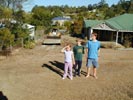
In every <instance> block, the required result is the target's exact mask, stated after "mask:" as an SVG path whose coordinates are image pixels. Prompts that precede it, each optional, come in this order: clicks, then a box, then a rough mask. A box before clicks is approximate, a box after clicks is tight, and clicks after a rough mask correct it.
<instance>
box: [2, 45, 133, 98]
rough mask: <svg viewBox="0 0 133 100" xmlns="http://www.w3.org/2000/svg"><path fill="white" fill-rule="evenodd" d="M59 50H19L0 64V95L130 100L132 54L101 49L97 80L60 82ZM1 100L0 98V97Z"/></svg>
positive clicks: (60, 56) (57, 47) (132, 51)
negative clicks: (0, 93)
mask: <svg viewBox="0 0 133 100" xmlns="http://www.w3.org/2000/svg"><path fill="white" fill-rule="evenodd" d="M61 48H62V47H61V46H54V45H50V46H42V45H38V46H36V47H35V48H34V49H32V50H26V49H19V50H18V51H16V52H15V53H14V54H13V55H11V56H10V57H7V58H6V59H3V60H0V91H1V92H2V93H3V95H4V96H6V97H7V99H8V100H133V50H113V49H101V51H100V58H99V63H100V67H99V68H98V79H94V78H93V77H90V78H85V75H86V67H85V57H84V58H83V66H82V71H81V73H82V74H81V77H74V79H73V80H70V79H65V80H62V75H63V60H64V55H63V54H62V53H60V49H61ZM0 100H2V99H1V97H0Z"/></svg>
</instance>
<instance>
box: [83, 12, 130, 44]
mask: <svg viewBox="0 0 133 100" xmlns="http://www.w3.org/2000/svg"><path fill="white" fill-rule="evenodd" d="M83 27H84V28H83V29H84V35H85V36H87V38H88V39H90V35H91V33H92V32H97V33H98V39H99V40H100V41H115V42H116V44H117V43H121V44H123V43H124V40H125V37H129V35H130V38H129V41H130V42H132V44H133V14H123V15H120V16H116V17H113V18H110V19H108V20H84V25H83Z"/></svg>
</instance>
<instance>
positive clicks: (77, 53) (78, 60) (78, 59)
mask: <svg viewBox="0 0 133 100" xmlns="http://www.w3.org/2000/svg"><path fill="white" fill-rule="evenodd" d="M76 42H77V45H75V46H74V48H73V52H74V57H75V66H74V70H75V72H74V76H75V77H76V75H78V76H79V77H80V70H81V66H82V56H83V54H84V47H83V46H82V45H81V42H82V40H80V39H77V40H76ZM77 67H78V68H77Z"/></svg>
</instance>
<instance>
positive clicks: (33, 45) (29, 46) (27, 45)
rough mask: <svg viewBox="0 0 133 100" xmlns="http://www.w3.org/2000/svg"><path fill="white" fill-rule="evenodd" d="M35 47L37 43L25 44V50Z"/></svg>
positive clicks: (27, 42) (28, 42) (29, 42)
mask: <svg viewBox="0 0 133 100" xmlns="http://www.w3.org/2000/svg"><path fill="white" fill-rule="evenodd" d="M34 47H35V42H33V41H26V42H25V44H24V48H26V49H33V48H34Z"/></svg>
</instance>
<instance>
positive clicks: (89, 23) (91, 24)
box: [84, 20, 104, 27]
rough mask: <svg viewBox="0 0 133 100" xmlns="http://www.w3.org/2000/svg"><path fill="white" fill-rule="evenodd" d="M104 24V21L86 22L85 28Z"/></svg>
mask: <svg viewBox="0 0 133 100" xmlns="http://www.w3.org/2000/svg"><path fill="white" fill-rule="evenodd" d="M102 22H104V21H102V20H84V27H95V26H97V25H98V24H100V23H102Z"/></svg>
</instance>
